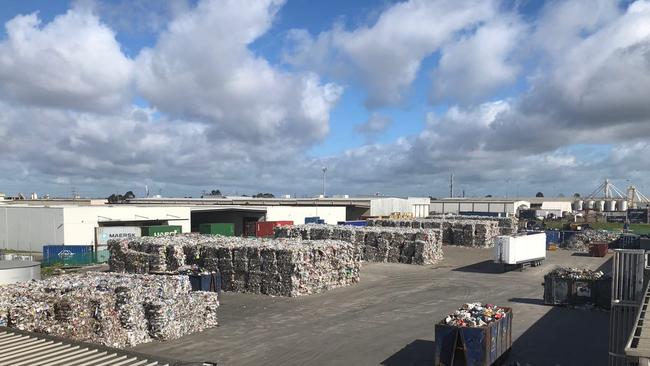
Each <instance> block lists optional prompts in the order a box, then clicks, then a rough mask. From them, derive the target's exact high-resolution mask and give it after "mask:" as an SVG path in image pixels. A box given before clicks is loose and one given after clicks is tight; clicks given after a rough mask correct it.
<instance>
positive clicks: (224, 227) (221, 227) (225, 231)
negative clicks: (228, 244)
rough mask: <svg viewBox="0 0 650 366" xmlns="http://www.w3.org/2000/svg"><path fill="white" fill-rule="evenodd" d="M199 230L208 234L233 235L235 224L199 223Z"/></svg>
mask: <svg viewBox="0 0 650 366" xmlns="http://www.w3.org/2000/svg"><path fill="white" fill-rule="evenodd" d="M199 232H200V233H201V234H209V235H223V236H234V235H235V224H225V223H220V224H201V225H199Z"/></svg>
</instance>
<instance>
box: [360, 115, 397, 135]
mask: <svg viewBox="0 0 650 366" xmlns="http://www.w3.org/2000/svg"><path fill="white" fill-rule="evenodd" d="M391 122H392V119H391V118H390V117H387V116H382V115H381V114H379V113H376V112H375V113H372V114H370V117H369V118H368V120H367V121H365V122H364V123H362V124H360V125H358V126H356V128H355V130H356V131H357V132H359V133H361V134H364V135H366V137H369V138H370V137H374V136H376V135H378V134H380V133H382V132H384V131H386V129H387V128H388V126H390V124H391Z"/></svg>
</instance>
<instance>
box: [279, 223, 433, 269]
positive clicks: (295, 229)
mask: <svg viewBox="0 0 650 366" xmlns="http://www.w3.org/2000/svg"><path fill="white" fill-rule="evenodd" d="M275 237H276V238H302V239H303V240H310V239H311V240H314V239H316V240H322V239H332V240H342V241H345V242H348V243H351V244H353V245H354V246H355V247H356V248H358V250H359V252H360V254H361V259H362V260H364V261H368V262H389V263H406V264H433V263H437V262H438V261H440V260H441V259H442V256H443V255H442V244H441V241H440V231H439V230H433V229H411V228H389V227H359V226H344V225H336V226H334V225H320V224H307V225H294V226H280V227H276V228H275Z"/></svg>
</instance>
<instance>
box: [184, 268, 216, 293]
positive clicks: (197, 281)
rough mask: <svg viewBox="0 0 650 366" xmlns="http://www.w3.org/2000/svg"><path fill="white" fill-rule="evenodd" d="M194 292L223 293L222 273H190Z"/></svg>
mask: <svg viewBox="0 0 650 366" xmlns="http://www.w3.org/2000/svg"><path fill="white" fill-rule="evenodd" d="M188 277H189V278H190V284H191V285H192V291H209V292H217V293H221V273H220V272H219V271H218V270H217V271H215V272H208V273H190V274H189V275H188Z"/></svg>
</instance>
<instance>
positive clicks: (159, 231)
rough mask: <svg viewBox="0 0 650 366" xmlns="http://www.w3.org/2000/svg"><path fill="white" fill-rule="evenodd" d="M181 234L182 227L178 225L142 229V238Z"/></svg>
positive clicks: (144, 227)
mask: <svg viewBox="0 0 650 366" xmlns="http://www.w3.org/2000/svg"><path fill="white" fill-rule="evenodd" d="M182 232H183V227H182V226H180V225H156V226H143V227H142V236H161V235H169V234H180V233H182Z"/></svg>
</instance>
